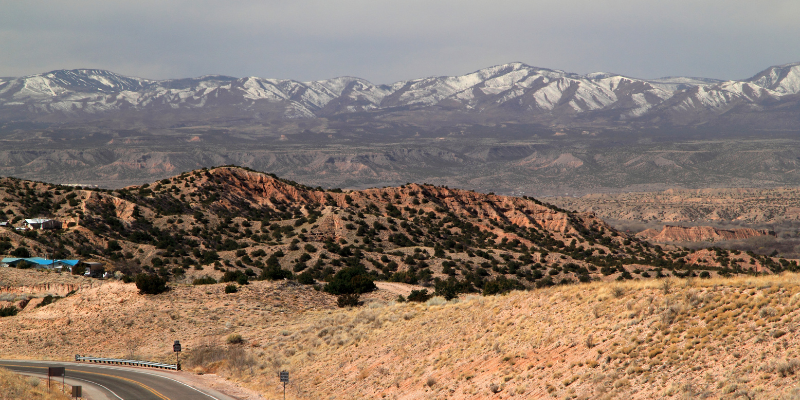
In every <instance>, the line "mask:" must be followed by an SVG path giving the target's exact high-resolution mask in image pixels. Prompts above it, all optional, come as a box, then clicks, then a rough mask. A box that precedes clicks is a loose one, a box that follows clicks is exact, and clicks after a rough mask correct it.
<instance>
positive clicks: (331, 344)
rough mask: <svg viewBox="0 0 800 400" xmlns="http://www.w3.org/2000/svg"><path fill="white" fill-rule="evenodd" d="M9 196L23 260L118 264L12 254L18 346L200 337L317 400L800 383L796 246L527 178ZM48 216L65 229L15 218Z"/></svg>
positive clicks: (189, 354) (215, 368)
mask: <svg viewBox="0 0 800 400" xmlns="http://www.w3.org/2000/svg"><path fill="white" fill-rule="evenodd" d="M0 200H2V204H0V210H4V212H5V215H6V216H7V218H8V220H9V222H10V224H9V225H10V226H7V227H5V228H0V249H1V250H0V251H2V252H3V253H5V255H4V257H6V256H13V257H15V258H19V257H28V256H36V255H49V256H55V257H57V258H70V257H74V258H79V259H82V260H91V261H96V262H101V263H103V264H104V265H105V268H106V270H107V272H109V273H110V274H109V276H108V277H107V278H106V279H96V278H91V277H85V276H82V275H81V276H77V275H75V273H77V272H79V271H80V269H79V268H75V269H74V272H73V273H72V274H70V273H69V272H68V271H64V272H61V273H58V272H55V271H50V270H48V269H46V268H45V269H36V268H31V266H32V265H30V264H14V265H15V266H16V267H15V266H9V267H0V282H2V283H1V284H0V286H2V288H0V310H2V315H4V316H3V317H0V356H2V357H7V358H14V357H22V358H37V359H42V358H44V359H46V358H56V359H70V358H72V357H74V355H75V354H87V355H94V356H110V357H126V358H141V359H148V360H161V361H172V360H173V357H174V354H172V353H171V352H170V350H171V347H170V345H171V343H172V341H173V340H181V343H183V344H184V346H185V354H184V355H183V356H184V361H183V366H184V367H185V370H186V371H188V372H187V373H193V374H202V375H198V376H199V377H200V376H205V377H206V378H208V379H211V378H212V377H216V376H222V377H224V378H226V379H229V380H230V381H231V382H235V383H236V384H238V385H241V386H242V387H243V388H245V389H246V390H251V391H253V392H251V393H261V394H264V395H266V396H273V395H277V393H278V392H277V391H278V385H277V382H274V380H275V379H273V378H274V376H275V374H276V372H277V371H280V370H288V371H289V372H290V373H291V376H292V382H293V384H292V385H291V386H290V388H289V389H290V392H289V394H290V396H291V397H292V398H298V399H299V398H302V399H316V398H320V397H322V396H324V397H327V398H342V399H349V398H389V399H391V398H397V399H401V398H402V399H422V398H426V399H427V398H457V399H459V398H460V399H483V398H507V397H511V396H519V397H521V398H531V397H534V398H538V397H546V396H550V397H554V398H585V399H589V398H619V397H631V398H661V397H670V396H680V397H682V398H687V397H688V398H692V397H698V396H700V397H717V398H727V397H730V398H734V397H742V396H744V397H748V398H763V397H767V398H780V397H781V396H788V397H787V398H792V397H791V396H796V395H797V393H794V392H792V390H794V387H793V386H792V385H793V382H794V381H793V376H794V374H795V371H796V370H797V369H798V367H800V361H799V360H798V358H800V356H798V354H797V352H796V351H795V350H793V349H794V348H796V347H797V346H796V345H797V343H795V341H796V340H795V339H794V336H795V335H793V333H794V329H795V326H796V325H797V315H796V314H797V313H796V310H797V305H798V304H800V278H798V275H795V274H794V273H793V272H791V271H796V270H797V269H798V265H797V260H794V259H787V258H782V257H774V256H767V255H764V254H763V253H757V252H753V251H740V250H738V249H723V248H720V247H710V248H697V249H694V250H691V249H688V248H685V247H680V246H675V245H671V244H661V245H656V244H650V243H648V242H647V241H643V240H640V239H639V238H637V237H636V236H634V235H631V234H628V233H626V232H622V231H620V230H617V229H615V228H614V227H612V226H611V225H609V224H608V223H606V222H605V221H603V220H602V219H600V218H599V217H598V216H597V214H596V213H594V212H589V211H586V212H576V211H569V210H565V209H562V208H560V207H557V206H554V205H551V204H548V203H545V202H542V201H540V200H537V199H534V198H530V197H525V196H523V197H509V196H498V195H495V194H491V193H490V194H482V193H477V192H473V191H466V190H459V189H451V188H448V187H444V186H434V185H427V184H406V185H402V186H400V187H387V188H380V189H378V188H372V189H365V190H358V191H342V190H338V189H334V190H323V189H321V188H311V187H307V186H304V185H302V184H298V183H296V182H292V181H288V180H284V179H280V178H278V177H276V176H274V175H270V174H265V173H260V172H256V171H252V170H248V169H244V168H238V167H220V168H213V169H203V170H197V171H191V172H186V173H184V174H181V175H177V176H175V177H172V178H169V179H164V180H161V181H158V182H154V183H152V184H148V185H142V186H135V187H128V188H124V189H120V190H100V189H84V188H75V187H67V186H55V185H49V184H45V183H40V182H30V181H22V180H18V179H13V178H3V180H2V181H0ZM31 216H46V217H48V218H53V219H56V220H58V221H60V222H62V225H61V227H60V228H59V229H45V230H38V229H37V230H20V229H16V228H17V227H20V225H21V224H22V223H23V220H24V218H27V217H31ZM9 262H11V261H9ZM146 293H150V294H146ZM431 296H435V297H431ZM253 396H256V395H253ZM253 398H255V397H253Z"/></svg>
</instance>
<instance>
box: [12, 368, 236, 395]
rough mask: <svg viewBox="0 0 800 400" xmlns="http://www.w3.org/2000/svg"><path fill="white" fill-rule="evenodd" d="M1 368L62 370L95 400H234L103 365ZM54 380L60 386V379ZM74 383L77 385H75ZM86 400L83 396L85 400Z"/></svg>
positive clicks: (159, 374) (158, 374)
mask: <svg viewBox="0 0 800 400" xmlns="http://www.w3.org/2000/svg"><path fill="white" fill-rule="evenodd" d="M0 367H2V368H6V369H9V370H11V371H14V372H18V373H23V374H28V375H38V376H44V377H45V378H44V379H46V377H47V368H48V367H65V371H66V373H65V375H66V379H67V381H69V382H67V383H72V384H79V385H81V386H84V394H89V393H87V391H86V389H87V388H86V386H92V388H91V392H92V393H93V395H90V398H92V399H93V400H94V398H95V397H100V398H98V399H97V400H104V399H112V400H183V399H198V400H235V399H234V398H233V397H229V396H226V395H223V394H221V393H218V392H214V393H206V392H205V391H201V390H199V389H196V388H194V387H191V386H189V385H187V384H185V383H183V382H181V381H179V380H177V379H173V378H170V377H168V376H165V373H164V372H163V371H150V370H145V369H143V368H128V367H119V366H110V365H102V364H83V363H69V362H55V361H23V360H0ZM53 379H55V380H57V381H58V382H61V377H54V378H53ZM76 381H77V382H76ZM85 397H86V396H85Z"/></svg>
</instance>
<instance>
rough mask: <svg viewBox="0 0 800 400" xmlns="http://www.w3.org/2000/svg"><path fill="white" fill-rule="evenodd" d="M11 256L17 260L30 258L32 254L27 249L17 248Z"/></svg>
mask: <svg viewBox="0 0 800 400" xmlns="http://www.w3.org/2000/svg"><path fill="white" fill-rule="evenodd" d="M11 255H12V256H14V257H17V258H30V256H31V252H30V250H28V249H27V248H25V247H17V248H16V249H14V251H12V252H11Z"/></svg>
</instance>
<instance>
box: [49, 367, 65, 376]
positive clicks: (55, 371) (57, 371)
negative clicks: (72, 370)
mask: <svg viewBox="0 0 800 400" xmlns="http://www.w3.org/2000/svg"><path fill="white" fill-rule="evenodd" d="M47 376H64V367H49V368H47Z"/></svg>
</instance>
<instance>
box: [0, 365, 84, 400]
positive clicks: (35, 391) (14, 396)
mask: <svg viewBox="0 0 800 400" xmlns="http://www.w3.org/2000/svg"><path fill="white" fill-rule="evenodd" d="M59 389H60V384H59ZM69 398H70V397H69V396H67V395H65V394H63V393H61V392H60V391H58V390H56V387H55V386H53V388H52V390H51V391H48V390H47V382H46V381H42V380H40V379H39V378H35V377H28V376H24V375H17V374H15V373H13V372H11V371H9V370H7V369H4V368H0V399H2V400H6V399H8V400H20V399H26V400H27V399H30V400H34V399H41V400H69Z"/></svg>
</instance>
